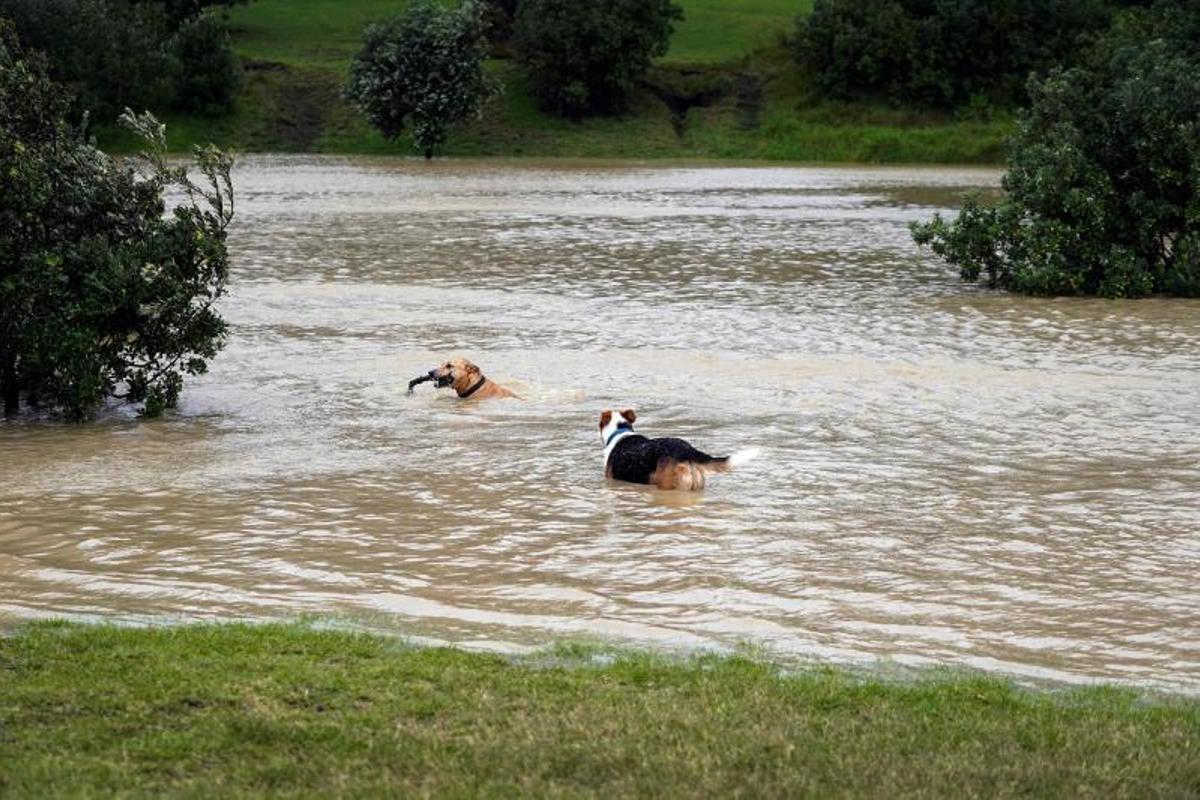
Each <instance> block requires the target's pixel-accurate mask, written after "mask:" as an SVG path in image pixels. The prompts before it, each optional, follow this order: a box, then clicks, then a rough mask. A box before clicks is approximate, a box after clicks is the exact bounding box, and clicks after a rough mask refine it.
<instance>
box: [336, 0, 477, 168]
mask: <svg viewBox="0 0 1200 800" xmlns="http://www.w3.org/2000/svg"><path fill="white" fill-rule="evenodd" d="M486 58H487V47H486V43H485V41H484V37H483V25H482V22H481V18H480V9H479V6H477V5H476V4H474V3H470V2H468V3H464V4H463V5H462V6H460V7H459V8H457V9H448V8H445V7H443V6H441V5H439V4H437V3H435V2H433V1H432V0H419V2H417V3H415V4H413V5H412V6H410V7H409V8H408V10H407V11H406V12H405V13H403V14H401V15H399V16H397V17H394V18H392V19H391V20H389V21H387V22H384V23H382V24H378V25H370V26H368V27H367V29H366V30H365V31H364V32H363V47H362V50H360V51H359V52H358V53H356V54H355V56H354V58H353V59H352V60H351V62H350V81H349V84H348V85H347V87H346V95H347V97H349V98H350V99H351V100H353V101H354V102H355V103H357V104H358V106H359V108H361V109H362V111H363V113H364V114H366V115H367V117H368V118H369V119H370V120H371V122H372V124H374V125H375V127H377V128H378V129H379V130H380V131H381V132H382V133H383V135H384V136H387V137H388V138H389V139H395V138H396V137H398V136H399V135H400V134H401V133H403V132H404V129H405V127H406V126H411V128H412V136H413V143H414V144H415V145H416V147H417V149H418V150H420V151H421V152H423V153H424V154H425V157H426V158H432V157H433V151H434V149H435V148H437V147H439V146H440V145H442V144H443V143H444V142H445V141H446V137H447V136H448V134H449V129H450V127H451V126H452V125H455V124H457V123H459V122H462V121H463V120H466V119H469V118H471V117H474V116H478V115H479V113H480V111H481V109H482V107H483V103H484V101H485V100H487V98H488V97H490V96H491V95H493V94H494V93H495V92H496V91H497V89H496V87H495V84H493V82H492V81H491V80H489V79H488V77H487V76H486V75H485V74H484V71H483V62H484V59H486Z"/></svg>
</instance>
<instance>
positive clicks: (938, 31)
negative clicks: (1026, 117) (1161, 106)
mask: <svg viewBox="0 0 1200 800" xmlns="http://www.w3.org/2000/svg"><path fill="white" fill-rule="evenodd" d="M1108 23H1109V15H1108V12H1107V9H1106V7H1105V5H1104V3H1103V2H1102V0H866V1H865V2H864V1H863V0H817V2H816V4H815V5H814V7H813V11H812V13H811V14H810V15H808V16H806V17H801V18H800V19H799V20H798V22H797V26H798V28H797V36H796V57H797V60H798V61H799V62H800V64H801V65H802V66H803V67H805V68H806V69H807V70H809V71H810V72H811V73H812V75H813V77H814V79H815V80H816V82H817V85H818V86H819V87H820V88H821V89H822V90H823V91H825V92H826V93H827V94H829V95H832V96H835V97H842V98H851V97H887V98H890V99H893V100H897V101H905V102H919V103H922V104H928V105H933V106H943V107H954V106H959V105H963V104H966V103H969V102H972V101H973V100H974V101H976V102H978V100H977V98H979V97H986V98H987V99H988V100H990V101H992V102H995V103H1001V104H1007V103H1013V102H1016V101H1019V100H1021V99H1022V98H1023V88H1024V85H1025V82H1026V79H1027V77H1028V76H1029V74H1030V73H1031V72H1032V71H1035V70H1045V69H1049V68H1050V67H1053V66H1055V65H1058V64H1060V63H1062V62H1064V61H1065V60H1067V59H1069V58H1071V57H1072V56H1073V55H1074V54H1075V53H1076V52H1077V51H1078V48H1079V43H1080V41H1081V38H1082V37H1083V36H1085V35H1086V34H1089V33H1092V32H1095V31H1099V30H1102V29H1104V28H1105V27H1107V25H1108Z"/></svg>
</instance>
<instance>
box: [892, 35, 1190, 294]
mask: <svg viewBox="0 0 1200 800" xmlns="http://www.w3.org/2000/svg"><path fill="white" fill-rule="evenodd" d="M1101 54H1103V55H1101ZM1030 92H1031V95H1032V98H1031V103H1030V106H1029V108H1028V109H1027V110H1025V111H1023V112H1022V114H1021V115H1020V118H1019V122H1018V131H1017V134H1016V137H1015V139H1014V140H1013V142H1012V144H1011V146H1010V154H1009V158H1008V172H1007V174H1006V175H1005V176H1004V181H1003V185H1004V189H1005V192H1006V197H1005V199H1004V200H1003V201H1002V202H1000V204H999V205H997V206H994V207H989V206H985V205H982V204H980V203H979V202H978V201H976V200H969V201H968V202H967V203H966V205H965V206H964V208H963V209H962V211H961V213H960V214H959V216H958V218H957V219H956V220H954V221H952V222H948V221H946V220H944V219H942V218H941V216H935V217H934V218H933V220H932V221H931V222H928V223H925V224H918V225H914V226H913V236H914V238H915V240H916V241H917V243H918V244H922V245H929V246H931V247H932V249H933V251H934V252H935V253H937V254H938V255H941V256H943V257H945V258H946V259H947V260H949V261H950V262H951V263H953V264H957V265H958V266H959V267H960V269H961V271H962V276H963V278H964V279H966V280H969V281H975V280H979V279H980V278H981V277H983V278H985V279H986V281H987V285H988V286H991V287H999V288H1004V289H1012V290H1015V291H1019V292H1025V293H1030V294H1098V295H1103V296H1106V297H1140V296H1144V295H1147V294H1152V293H1166V294H1177V295H1191V296H1197V295H1200V62H1198V61H1196V60H1194V59H1191V58H1189V57H1188V56H1187V55H1186V54H1184V53H1181V52H1180V51H1179V50H1178V49H1177V48H1174V47H1172V46H1170V45H1169V44H1168V43H1167V42H1165V41H1163V40H1162V39H1155V40H1152V41H1150V42H1143V43H1140V44H1139V45H1137V46H1127V47H1121V48H1117V49H1109V48H1107V47H1101V48H1098V49H1097V51H1096V53H1094V54H1093V58H1092V59H1091V63H1090V64H1089V66H1087V67H1079V68H1075V69H1070V70H1061V69H1060V70H1056V71H1055V72H1053V73H1051V75H1050V76H1049V77H1047V78H1046V79H1045V80H1043V81H1041V82H1035V83H1033V84H1032V86H1031V90H1030Z"/></svg>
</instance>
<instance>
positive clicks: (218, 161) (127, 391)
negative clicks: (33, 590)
mask: <svg viewBox="0 0 1200 800" xmlns="http://www.w3.org/2000/svg"><path fill="white" fill-rule="evenodd" d="M68 103H69V98H67V97H66V93H65V92H64V90H63V89H62V88H61V87H59V86H57V85H55V84H54V83H52V82H51V81H50V80H48V79H47V78H46V77H45V75H44V74H43V73H42V72H41V71H40V70H39V69H38V68H37V67H36V66H31V65H30V64H29V62H28V61H26V60H24V59H23V58H22V57H21V56H20V55H19V54H18V53H17V50H16V46H15V42H14V40H13V37H12V36H11V34H5V33H4V32H3V31H0V394H2V395H3V399H4V401H5V407H6V410H7V411H9V412H12V411H15V410H17V405H18V401H19V399H20V398H21V396H22V395H23V396H24V399H25V402H26V403H27V404H29V405H35V406H39V407H42V408H45V409H48V410H53V411H56V412H60V413H62V414H64V415H66V416H68V417H71V418H76V419H78V418H83V417H86V416H88V415H90V414H91V413H93V412H94V411H95V409H96V408H97V407H98V406H99V405H100V404H101V403H102V402H104V400H105V399H106V398H108V397H113V396H115V397H124V398H126V399H128V400H131V401H133V402H139V403H144V404H145V406H144V413H146V414H149V415H152V414H156V413H161V411H162V410H163V409H165V408H169V407H171V406H173V405H174V404H175V403H176V402H177V401H178V398H179V392H180V389H181V387H182V385H183V375H184V374H198V373H199V372H202V371H203V369H204V368H205V366H206V365H205V363H204V362H206V361H207V359H210V358H212V357H213V356H214V355H215V354H216V352H217V351H218V350H219V349H220V346H221V344H222V342H223V339H224V335H225V323H224V321H222V320H221V318H220V317H219V316H218V315H217V313H216V312H215V310H214V304H215V302H216V301H217V300H218V299H219V298H220V297H221V296H222V295H223V294H224V291H225V282H226V280H227V277H228V260H227V253H226V248H225V229H226V227H227V226H228V224H229V222H230V220H231V219H232V215H233V204H232V185H231V182H230V179H229V170H230V168H231V166H232V162H231V159H230V158H229V157H228V156H227V155H225V154H224V153H221V152H220V151H217V150H215V149H212V148H207V149H201V150H198V151H197V152H196V154H195V168H197V170H198V172H199V173H200V174H201V175H202V176H203V182H201V183H196V182H194V181H193V180H192V179H191V178H190V177H189V175H188V174H187V169H186V168H184V167H180V166H171V165H169V164H168V163H167V161H166V158H165V155H164V152H165V141H164V134H163V128H162V126H161V125H160V124H158V122H157V121H156V120H155V119H154V118H153V117H151V116H150V115H148V114H147V115H143V116H140V117H137V116H134V115H132V114H129V113H128V112H127V114H126V115H125V117H124V118H123V122H124V123H125V124H126V125H127V126H129V127H130V128H131V129H133V130H134V131H135V132H136V133H138V134H139V135H141V136H142V137H143V138H145V139H146V141H147V143H148V148H147V151H146V153H144V154H143V156H142V164H141V168H140V170H136V169H134V166H133V165H132V164H125V163H120V162H118V161H116V160H114V159H111V158H109V157H108V156H106V155H104V154H103V153H101V152H100V151H98V150H96V149H95V148H93V147H91V146H90V145H88V144H87V143H86V142H85V141H83V139H82V137H81V136H80V134H78V133H77V132H76V131H74V130H72V129H71V128H70V127H69V126H68V125H67V124H66V123H65V121H64V114H65V112H66V109H67V106H68ZM168 189H173V190H175V191H179V192H182V194H183V196H184V197H185V198H186V200H185V202H184V203H183V204H182V205H180V206H179V207H177V208H175V209H174V210H173V212H172V213H171V214H169V215H164V213H163V212H164V201H163V197H164V194H165V192H166V191H167V190H168Z"/></svg>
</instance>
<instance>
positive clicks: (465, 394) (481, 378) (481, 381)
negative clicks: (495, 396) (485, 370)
mask: <svg viewBox="0 0 1200 800" xmlns="http://www.w3.org/2000/svg"><path fill="white" fill-rule="evenodd" d="M485 383H487V378H485V377H484V376H483V375H480V376H479V383H477V384H475V385H474V386H472V387H471V388H470V389H467V390H466V391H465V392H463V393H462V394H460V395H459V399H461V400H466V399H467V398H468V397H470V396H471V395H473V394H475V393H476V392H478V391H479V389H480V387H482V386H483V385H484V384H485Z"/></svg>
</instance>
